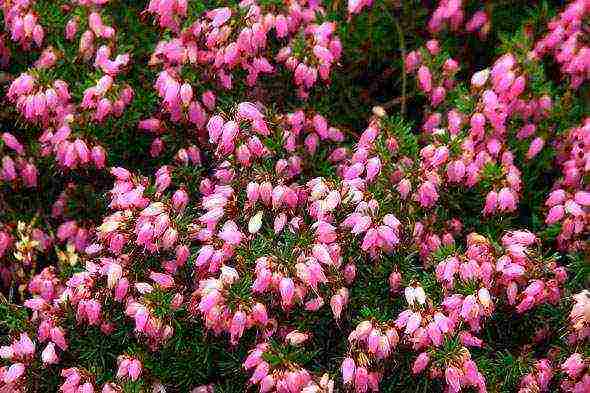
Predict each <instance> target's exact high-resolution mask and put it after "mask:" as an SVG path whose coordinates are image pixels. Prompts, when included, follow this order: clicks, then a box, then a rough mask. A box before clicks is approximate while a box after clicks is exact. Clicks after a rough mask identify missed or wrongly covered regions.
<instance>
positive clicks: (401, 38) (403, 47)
mask: <svg viewBox="0 0 590 393" xmlns="http://www.w3.org/2000/svg"><path fill="white" fill-rule="evenodd" d="M381 9H383V12H385V13H386V14H387V16H389V19H391V21H392V22H393V24H394V25H395V29H396V30H397V35H398V39H399V49H400V52H401V55H402V70H401V73H402V95H401V97H400V99H401V112H402V115H405V114H406V98H407V97H406V88H407V78H406V40H405V38H404V31H403V29H402V27H401V25H400V24H399V21H398V20H397V18H396V17H394V16H393V15H392V14H391V12H389V10H388V9H387V8H386V7H385V5H384V4H381Z"/></svg>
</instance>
